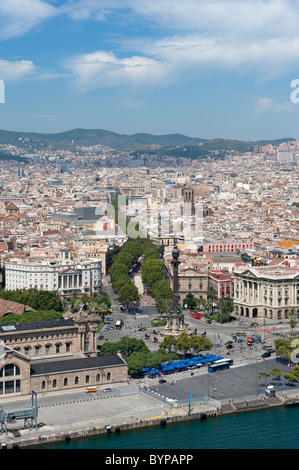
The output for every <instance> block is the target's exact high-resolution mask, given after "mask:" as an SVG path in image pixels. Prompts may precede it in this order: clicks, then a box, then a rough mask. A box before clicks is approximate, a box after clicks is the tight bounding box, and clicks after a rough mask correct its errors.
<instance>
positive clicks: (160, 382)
mask: <svg viewBox="0 0 299 470" xmlns="http://www.w3.org/2000/svg"><path fill="white" fill-rule="evenodd" d="M165 382H167V380H165V379H160V380H159V384H165Z"/></svg>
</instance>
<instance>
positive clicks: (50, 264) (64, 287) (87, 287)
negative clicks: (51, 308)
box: [5, 250, 102, 297]
mask: <svg viewBox="0 0 299 470" xmlns="http://www.w3.org/2000/svg"><path fill="white" fill-rule="evenodd" d="M30 288H36V289H38V290H47V291H52V292H56V293H57V294H58V295H60V296H61V297H66V296H67V295H69V294H71V293H72V292H78V293H82V294H83V293H87V294H92V293H93V292H97V291H100V290H101V288H102V261H101V259H100V258H93V259H87V258H75V259H71V258H70V253H69V251H68V250H65V251H62V253H61V257H60V258H59V259H56V258H54V259H41V260H36V259H33V258H27V259H18V258H15V259H11V260H9V261H7V262H6V263H5V289H6V290H16V289H30Z"/></svg>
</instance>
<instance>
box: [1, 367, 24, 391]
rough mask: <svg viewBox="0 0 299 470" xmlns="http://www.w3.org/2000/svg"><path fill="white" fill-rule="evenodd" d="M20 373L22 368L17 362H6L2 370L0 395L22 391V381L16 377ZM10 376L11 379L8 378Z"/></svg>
mask: <svg viewBox="0 0 299 470" xmlns="http://www.w3.org/2000/svg"><path fill="white" fill-rule="evenodd" d="M18 375H20V369H19V367H18V366H16V365H15V364H6V365H5V366H4V367H2V369H1V370H0V377H1V378H2V380H0V395H3V394H4V395H7V394H10V393H18V392H20V391H21V381H20V379H17V378H15V377H16V376H18ZM7 377H9V380H8V379H7Z"/></svg>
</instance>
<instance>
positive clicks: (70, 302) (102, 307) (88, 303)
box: [63, 291, 111, 316]
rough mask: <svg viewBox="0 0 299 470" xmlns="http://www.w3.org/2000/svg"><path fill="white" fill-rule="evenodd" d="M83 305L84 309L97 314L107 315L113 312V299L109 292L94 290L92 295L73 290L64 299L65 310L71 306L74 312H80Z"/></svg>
mask: <svg viewBox="0 0 299 470" xmlns="http://www.w3.org/2000/svg"><path fill="white" fill-rule="evenodd" d="M81 306H83V310H85V311H87V312H88V313H96V314H97V315H102V316H103V315H107V313H110V312H111V308H110V307H111V301H110V298H109V295H108V293H107V292H105V291H102V292H94V293H93V294H92V295H91V296H89V295H88V294H80V293H78V292H73V293H72V294H71V295H70V296H69V297H67V298H66V299H64V301H63V310H67V309H68V308H70V309H71V310H72V311H73V312H78V311H79V310H80V308H81Z"/></svg>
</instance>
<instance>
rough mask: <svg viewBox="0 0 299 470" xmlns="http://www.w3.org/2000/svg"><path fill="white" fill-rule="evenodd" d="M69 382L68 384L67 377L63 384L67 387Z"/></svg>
mask: <svg viewBox="0 0 299 470" xmlns="http://www.w3.org/2000/svg"><path fill="white" fill-rule="evenodd" d="M67 384H68V380H67V378H65V379H64V381H63V386H64V387H66V386H67Z"/></svg>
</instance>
